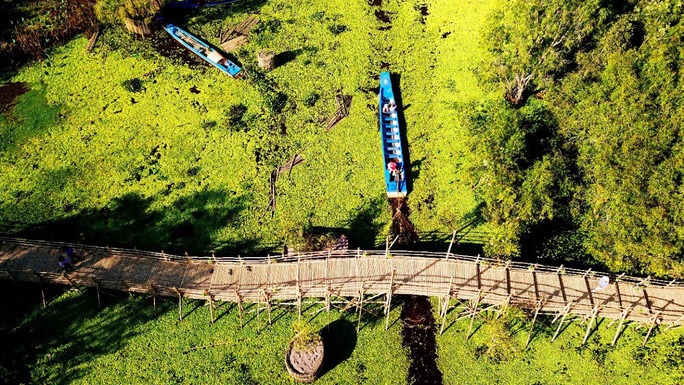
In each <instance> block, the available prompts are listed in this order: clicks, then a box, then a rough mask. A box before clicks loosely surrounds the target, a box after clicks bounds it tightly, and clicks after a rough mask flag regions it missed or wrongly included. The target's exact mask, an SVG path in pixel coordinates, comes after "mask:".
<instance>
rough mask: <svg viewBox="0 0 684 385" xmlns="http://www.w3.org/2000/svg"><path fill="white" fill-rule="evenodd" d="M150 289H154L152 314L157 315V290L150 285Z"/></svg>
mask: <svg viewBox="0 0 684 385" xmlns="http://www.w3.org/2000/svg"><path fill="white" fill-rule="evenodd" d="M150 289H152V313H153V314H154V315H155V316H156V315H157V290H156V289H155V288H154V285H152V284H150Z"/></svg>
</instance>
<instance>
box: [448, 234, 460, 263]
mask: <svg viewBox="0 0 684 385" xmlns="http://www.w3.org/2000/svg"><path fill="white" fill-rule="evenodd" d="M457 231H458V230H454V233H453V234H452V235H451V242H449V248H448V249H447V253H446V259H447V261H448V260H449V254H451V246H453V245H454V240H455V239H456V232H457Z"/></svg>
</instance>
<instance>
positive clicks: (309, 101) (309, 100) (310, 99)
mask: <svg viewBox="0 0 684 385" xmlns="http://www.w3.org/2000/svg"><path fill="white" fill-rule="evenodd" d="M318 99H320V96H319V95H318V94H317V93H315V92H309V93H308V94H306V95H304V98H303V99H302V103H304V105H305V106H307V107H313V106H314V105H315V104H316V102H317V101H318Z"/></svg>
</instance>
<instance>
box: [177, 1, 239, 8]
mask: <svg viewBox="0 0 684 385" xmlns="http://www.w3.org/2000/svg"><path fill="white" fill-rule="evenodd" d="M238 1H240V0H219V1H200V0H195V1H193V0H184V1H174V2H170V3H168V4H166V9H172V10H179V9H180V10H189V9H196V8H200V7H215V6H217V5H224V4H232V3H236V2H238Z"/></svg>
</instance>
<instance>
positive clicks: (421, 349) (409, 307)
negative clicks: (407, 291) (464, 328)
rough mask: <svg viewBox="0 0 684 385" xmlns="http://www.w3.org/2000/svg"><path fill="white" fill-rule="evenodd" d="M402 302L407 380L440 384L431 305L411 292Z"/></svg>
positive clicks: (413, 383) (415, 383) (412, 383)
mask: <svg viewBox="0 0 684 385" xmlns="http://www.w3.org/2000/svg"><path fill="white" fill-rule="evenodd" d="M403 306H404V307H403V308H402V310H401V320H402V322H403V323H404V328H403V329H402V331H401V334H402V337H403V341H402V343H403V345H404V347H406V349H407V350H408V352H409V358H410V360H411V363H410V366H409V373H408V379H407V380H408V384H409V385H423V384H425V385H441V384H442V372H440V371H439V368H437V341H436V340H435V318H434V317H433V315H432V305H431V304H430V301H429V300H428V298H427V297H424V296H417V295H412V296H407V297H406V298H405V300H404V305H403Z"/></svg>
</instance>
